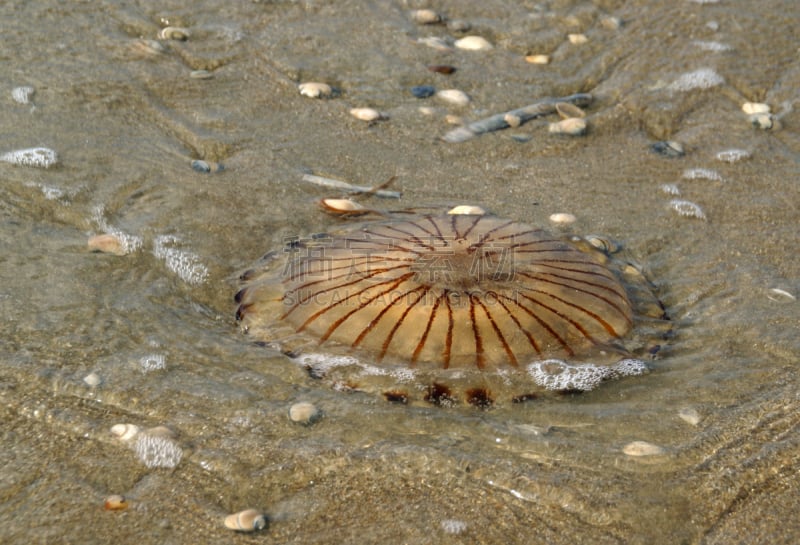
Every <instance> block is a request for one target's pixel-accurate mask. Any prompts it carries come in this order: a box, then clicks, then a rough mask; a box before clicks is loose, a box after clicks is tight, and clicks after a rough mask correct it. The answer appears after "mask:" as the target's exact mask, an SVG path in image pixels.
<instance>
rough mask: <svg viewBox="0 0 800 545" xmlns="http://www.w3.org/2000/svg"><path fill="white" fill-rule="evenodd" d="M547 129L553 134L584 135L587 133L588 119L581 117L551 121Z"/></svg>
mask: <svg viewBox="0 0 800 545" xmlns="http://www.w3.org/2000/svg"><path fill="white" fill-rule="evenodd" d="M547 130H548V131H550V132H551V133H552V134H566V135H569V136H582V135H584V134H586V120H585V119H582V118H580V117H570V118H567V119H562V120H561V121H559V122H558V123H550V125H549V126H548V127H547Z"/></svg>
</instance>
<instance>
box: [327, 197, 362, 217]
mask: <svg viewBox="0 0 800 545" xmlns="http://www.w3.org/2000/svg"><path fill="white" fill-rule="evenodd" d="M319 204H320V206H322V209H323V210H325V211H326V212H330V213H332V214H337V215H341V216H357V215H361V214H366V213H367V212H369V209H367V208H365V207H364V206H362V205H360V204H359V203H357V202H355V201H353V200H350V199H322V200H321V201H319Z"/></svg>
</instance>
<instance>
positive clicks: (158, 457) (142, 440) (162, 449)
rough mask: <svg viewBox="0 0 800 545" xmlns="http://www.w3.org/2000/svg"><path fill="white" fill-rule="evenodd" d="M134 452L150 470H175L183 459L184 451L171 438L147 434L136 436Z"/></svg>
mask: <svg viewBox="0 0 800 545" xmlns="http://www.w3.org/2000/svg"><path fill="white" fill-rule="evenodd" d="M133 451H134V452H135V453H136V456H138V457H139V460H141V461H142V463H144V465H146V466H147V467H149V468H157V467H166V468H173V467H175V466H177V465H178V463H179V462H180V461H181V458H182V457H183V450H181V448H180V447H179V446H178V444H177V443H176V442H175V441H173V440H172V439H171V438H169V437H163V436H159V435H149V434H147V433H140V434H138V435H137V436H136V442H135V443H134V444H133Z"/></svg>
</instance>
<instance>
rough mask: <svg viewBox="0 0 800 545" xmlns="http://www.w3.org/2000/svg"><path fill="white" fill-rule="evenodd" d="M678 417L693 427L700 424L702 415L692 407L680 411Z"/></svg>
mask: <svg viewBox="0 0 800 545" xmlns="http://www.w3.org/2000/svg"><path fill="white" fill-rule="evenodd" d="M678 417H679V418H680V419H681V420H683V421H684V422H686V423H687V424H690V425H692V426H696V425H698V424H699V423H700V413H698V412H697V409H692V408H691V407H685V408H683V409H681V410H680V411H678Z"/></svg>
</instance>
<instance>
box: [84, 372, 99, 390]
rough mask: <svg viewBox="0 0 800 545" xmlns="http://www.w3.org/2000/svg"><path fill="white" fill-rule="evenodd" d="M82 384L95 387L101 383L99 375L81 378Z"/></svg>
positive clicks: (93, 374) (92, 374) (91, 374)
mask: <svg viewBox="0 0 800 545" xmlns="http://www.w3.org/2000/svg"><path fill="white" fill-rule="evenodd" d="M83 382H85V383H86V384H87V385H88V386H91V387H95V386H97V385H99V384H100V382H102V381H101V380H100V375H98V374H97V373H89V374H88V375H86V376H85V377H83Z"/></svg>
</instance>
